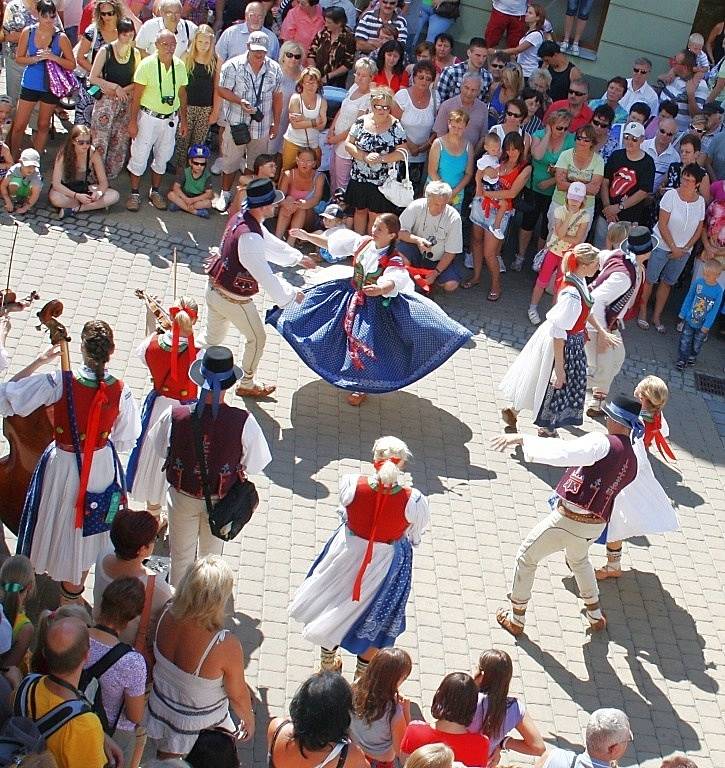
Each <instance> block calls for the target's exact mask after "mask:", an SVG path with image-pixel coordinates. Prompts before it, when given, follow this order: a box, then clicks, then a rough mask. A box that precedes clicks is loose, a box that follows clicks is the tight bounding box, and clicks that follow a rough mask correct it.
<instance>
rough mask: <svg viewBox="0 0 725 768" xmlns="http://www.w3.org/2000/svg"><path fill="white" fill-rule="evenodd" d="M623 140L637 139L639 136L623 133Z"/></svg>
mask: <svg viewBox="0 0 725 768" xmlns="http://www.w3.org/2000/svg"><path fill="white" fill-rule="evenodd" d="M624 140H625V141H639V137H638V136H632V135H631V134H629V133H625V134H624Z"/></svg>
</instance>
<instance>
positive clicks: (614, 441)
mask: <svg viewBox="0 0 725 768" xmlns="http://www.w3.org/2000/svg"><path fill="white" fill-rule="evenodd" d="M607 440H608V441H609V453H608V454H607V455H606V456H605V457H604V458H603V459H600V460H599V461H597V462H595V463H594V464H592V465H591V466H590V467H569V468H568V469H567V470H566V472H564V474H563V475H562V476H561V480H559V484H558V485H557V486H556V492H557V494H558V495H559V496H560V497H561V498H562V499H563V500H564V502H567V501H570V502H571V503H572V504H576V505H577V506H578V507H581V508H582V509H586V510H587V511H588V512H591V513H592V514H593V515H596V516H597V517H600V518H601V519H602V520H604V521H605V522H609V518H610V517H611V516H612V505H613V503H614V499H615V497H616V496H617V494H618V493H619V492H620V491H621V490H622V489H623V488H624V487H625V486H627V485H629V484H630V483H631V482H632V481H633V480H634V478H635V477H636V475H637V457H636V456H635V455H634V450H633V449H632V443H631V441H630V439H629V437H628V436H626V435H607Z"/></svg>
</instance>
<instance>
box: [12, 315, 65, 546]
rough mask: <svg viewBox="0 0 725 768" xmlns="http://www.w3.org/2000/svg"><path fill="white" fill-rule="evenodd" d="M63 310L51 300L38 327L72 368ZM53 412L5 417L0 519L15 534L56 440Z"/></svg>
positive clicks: (48, 408) (43, 408) (47, 408)
mask: <svg viewBox="0 0 725 768" xmlns="http://www.w3.org/2000/svg"><path fill="white" fill-rule="evenodd" d="M62 312H63V304H61V302H60V301H57V300H54V301H49V302H48V303H47V304H45V305H44V306H43V308H42V309H41V310H40V312H38V314H37V317H38V320H39V321H40V325H38V326H37V328H38V330H40V328H41V326H45V327H46V328H48V330H49V332H50V341H51V344H54V345H55V344H60V345H61V368H62V369H63V370H64V371H66V370H70V358H69V354H68V342H69V341H70V337H69V336H68V332H67V331H66V329H65V326H63V325H62V324H61V323H60V322H59V321H58V319H57V318H58V317H60V315H61V313H62ZM51 415H52V406H41V407H40V408H37V409H36V410H34V411H33V412H32V413H30V414H28V415H27V416H7V417H5V419H4V420H3V434H4V435H5V438H6V439H7V441H8V443H9V444H10V451H9V452H8V454H7V455H6V456H4V457H3V458H2V459H0V520H2V522H3V523H4V524H5V525H7V527H8V528H9V529H10V530H11V531H12V532H13V533H15V534H17V532H18V528H19V526H20V517H21V515H22V513H23V506H24V504H25V496H26V495H27V492H28V487H29V486H30V480H31V478H32V476H33V472H34V471H35V467H36V466H37V464H38V461H39V460H40V457H41V456H42V455H43V451H45V449H46V448H47V447H48V446H49V445H50V443H51V442H52V440H53V423H52V421H51Z"/></svg>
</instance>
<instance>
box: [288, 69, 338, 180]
mask: <svg viewBox="0 0 725 768" xmlns="http://www.w3.org/2000/svg"><path fill="white" fill-rule="evenodd" d="M295 91H296V93H293V94H292V97H291V98H290V100H289V107H288V112H289V126H288V127H287V130H286V131H285V134H284V142H283V143H282V169H283V170H285V171H288V170H289V169H290V168H294V166H295V161H296V160H297V153H298V152H299V151H300V150H301V149H305V148H308V147H309V148H310V149H312V150H314V151H315V155H316V157H317V161H318V163H319V160H320V129H321V128H324V127H325V123H326V122H327V101H325V99H324V98H323V97H322V96H321V95H320V94H321V92H322V75H321V74H320V70H319V69H315V67H305V68H304V69H303V70H302V72H301V74H300V77H299V79H298V80H297V86H296V87H295Z"/></svg>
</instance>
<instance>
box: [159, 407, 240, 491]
mask: <svg viewBox="0 0 725 768" xmlns="http://www.w3.org/2000/svg"><path fill="white" fill-rule="evenodd" d="M194 407H195V406H193V405H175V406H174V407H173V408H172V411H171V440H170V445H169V452H168V454H167V456H166V463H165V464H164V469H165V470H166V479H167V480H168V481H169V484H170V485H172V486H173V487H174V488H176V490H177V491H183V492H184V493H186V494H188V495H189V496H194V497H195V498H197V499H203V498H204V491H203V489H202V487H201V472H200V470H199V462H198V460H197V457H196V448H195V445H196V440H195V438H194V430H193V429H192V422H191V419H192V418H193V414H194ZM247 416H249V414H248V413H247V412H246V411H244V410H242V409H241V408H232V407H231V406H229V405H226V404H225V403H221V404H220V405H219V413H218V414H217V417H216V419H215V418H213V416H212V412H211V407H209V406H207V407H205V408H204V413H203V414H202V417H201V434H202V443H203V445H204V455H205V457H206V471H207V476H208V478H209V490H210V492H211V495H212V496H219V498H223V497H224V496H226V494H227V493H228V491H229V489H230V488H231V486H232V485H233V484H234V481H235V479H236V478H237V477H239V478H240V479H243V478H244V470H243V469H242V430H243V429H244V424H245V422H246V421H247Z"/></svg>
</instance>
